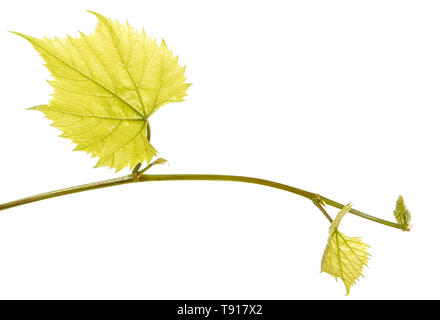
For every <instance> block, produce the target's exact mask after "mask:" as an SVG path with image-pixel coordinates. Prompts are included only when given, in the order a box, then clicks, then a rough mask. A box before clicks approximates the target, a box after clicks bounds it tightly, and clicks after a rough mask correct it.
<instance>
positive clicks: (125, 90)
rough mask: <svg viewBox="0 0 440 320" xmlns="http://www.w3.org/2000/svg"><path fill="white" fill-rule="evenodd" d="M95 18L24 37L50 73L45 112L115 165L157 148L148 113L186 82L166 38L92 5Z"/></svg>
mask: <svg viewBox="0 0 440 320" xmlns="http://www.w3.org/2000/svg"><path fill="white" fill-rule="evenodd" d="M92 13H93V14H94V15H95V16H96V17H97V18H98V26H97V28H96V30H95V32H94V33H92V34H91V35H85V34H83V33H81V34H80V36H79V37H78V38H72V37H69V36H68V37H67V38H64V39H58V38H54V39H48V38H44V39H37V38H34V37H31V36H28V35H24V34H21V33H16V34H18V35H20V36H21V37H23V38H25V39H27V40H28V41H29V42H30V43H31V44H32V45H33V46H34V48H35V49H36V50H37V51H38V52H39V53H40V54H41V56H42V57H43V59H44V60H45V62H46V66H47V68H48V69H49V70H50V72H51V74H52V76H53V78H54V80H53V81H50V84H51V85H52V86H53V88H54V90H55V92H54V94H53V95H52V99H51V100H50V102H49V104H47V105H41V106H37V107H34V108H32V109H35V110H39V111H41V112H43V113H44V114H45V115H46V117H47V118H49V119H50V120H52V121H53V126H55V127H57V128H58V129H60V130H61V131H62V132H63V133H62V135H61V136H62V137H65V138H68V139H70V140H72V141H73V142H74V143H75V144H76V145H77V146H76V148H75V150H83V151H86V152H88V153H91V154H92V156H94V157H98V158H99V160H98V162H97V164H96V166H97V167H101V166H108V167H111V168H115V169H116V170H117V171H118V170H121V169H122V168H124V167H125V166H130V168H133V167H134V166H135V165H136V164H137V163H139V162H143V161H147V162H149V161H150V160H151V159H152V158H153V157H154V156H155V155H156V153H157V152H156V150H155V148H154V147H153V146H152V145H151V144H150V143H149V141H148V140H147V138H146V127H147V123H148V118H149V117H150V116H151V115H152V114H153V113H154V112H155V111H156V110H157V109H158V108H160V107H161V106H163V105H165V104H167V103H170V102H178V101H183V98H184V97H185V95H186V91H187V88H188V87H189V84H188V83H186V82H185V81H186V78H185V75H184V73H185V68H184V67H180V66H179V64H178V58H177V57H174V56H173V54H172V52H171V51H170V50H169V49H168V47H167V45H166V44H165V42H163V41H162V44H161V45H158V44H157V43H156V42H155V41H153V40H152V39H151V38H149V37H148V36H147V35H146V34H145V32H144V31H142V32H138V31H137V30H135V29H134V28H132V27H131V26H130V25H129V24H128V23H127V24H121V23H119V22H118V21H113V20H110V19H108V18H105V17H103V16H102V15H100V14H97V13H94V12H92Z"/></svg>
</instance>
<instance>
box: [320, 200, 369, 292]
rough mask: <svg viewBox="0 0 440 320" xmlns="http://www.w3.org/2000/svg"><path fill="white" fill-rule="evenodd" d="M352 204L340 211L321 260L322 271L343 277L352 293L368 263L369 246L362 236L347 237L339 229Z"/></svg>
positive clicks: (346, 286)
mask: <svg viewBox="0 0 440 320" xmlns="http://www.w3.org/2000/svg"><path fill="white" fill-rule="evenodd" d="M350 209H351V204H348V205H346V206H345V207H344V208H342V210H341V211H340V212H339V213H338V215H337V216H336V218H335V220H334V221H333V223H332V224H331V226H330V230H329V233H330V237H329V238H328V242H327V246H326V248H325V250H324V255H323V256H322V261H321V272H322V271H324V272H327V273H329V274H330V275H332V276H334V277H335V278H336V280H337V279H338V278H341V279H342V281H343V282H344V285H345V288H346V290H347V295H348V294H349V293H350V288H351V286H352V285H353V284H354V283H355V282H356V280H358V279H359V276H362V269H363V267H364V266H366V265H367V262H368V259H369V256H370V255H369V253H368V252H367V248H369V246H368V245H367V244H365V243H363V242H362V241H361V239H360V238H352V237H347V236H345V235H344V234H342V232H340V231H339V230H338V227H339V224H340V222H341V220H342V218H343V217H344V215H345V214H346V213H347V212H348V211H350Z"/></svg>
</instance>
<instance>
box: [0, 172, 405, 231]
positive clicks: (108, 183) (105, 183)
mask: <svg viewBox="0 0 440 320" xmlns="http://www.w3.org/2000/svg"><path fill="white" fill-rule="evenodd" d="M188 180H193V181H194V180H198V181H235V182H244V183H252V184H258V185H263V186H267V187H271V188H276V189H280V190H284V191H287V192H290V193H294V194H296V195H299V196H302V197H304V198H307V199H309V200H311V201H312V202H313V203H315V205H316V204H317V203H318V204H319V206H318V208H319V207H320V204H327V205H329V206H332V207H335V208H338V209H342V208H343V207H344V205H343V204H341V203H339V202H336V201H333V200H331V199H328V198H326V197H323V196H320V195H319V194H317V193H313V192H309V191H305V190H302V189H299V188H295V187H292V186H289V185H286V184H282V183H278V182H274V181H270V180H265V179H259V178H251V177H244V176H233V175H219V174H141V175H134V174H130V175H127V176H123V177H119V178H114V179H108V180H102V181H97V182H93V183H88V184H83V185H79V186H75V187H70V188H65V189H60V190H55V191H50V192H46V193H41V194H37V195H34V196H31V197H27V198H23V199H19V200H15V201H11V202H7V203H4V204H0V211H2V210H6V209H10V208H13V207H17V206H21V205H24V204H28V203H32V202H36V201H41V200H45V199H50V198H55V197H59V196H63V195H67V194H72V193H78V192H83V191H88V190H94V189H101V188H108V187H113V186H118V185H123V184H129V183H140V182H147V181H188ZM321 211H322V210H321ZM349 212H350V213H352V214H354V215H356V216H359V217H361V218H364V219H367V220H370V221H374V222H377V223H380V224H383V225H386V226H389V227H393V228H396V229H400V230H403V231H408V229H407V227H406V226H404V225H401V224H397V223H394V222H391V221H387V220H383V219H380V218H377V217H374V216H371V215H369V214H366V213H363V212H361V211H358V210H355V209H351V210H350V211H349ZM327 219H329V221H330V222H331V218H330V217H329V216H328V215H327Z"/></svg>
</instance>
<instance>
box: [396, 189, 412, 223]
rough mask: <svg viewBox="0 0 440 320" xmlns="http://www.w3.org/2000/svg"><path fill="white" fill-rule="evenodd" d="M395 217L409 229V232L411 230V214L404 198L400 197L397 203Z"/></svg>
mask: <svg viewBox="0 0 440 320" xmlns="http://www.w3.org/2000/svg"><path fill="white" fill-rule="evenodd" d="M394 217H395V218H396V221H397V222H398V223H400V224H402V225H404V226H406V227H407V230H409V229H410V228H411V213H410V212H409V210H408V209H407V207H406V205H405V201H403V197H402V196H399V198H398V199H397V202H396V209H395V210H394Z"/></svg>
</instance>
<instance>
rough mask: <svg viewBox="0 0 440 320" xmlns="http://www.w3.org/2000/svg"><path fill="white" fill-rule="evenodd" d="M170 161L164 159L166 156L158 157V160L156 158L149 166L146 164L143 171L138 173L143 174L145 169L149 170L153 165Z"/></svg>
mask: <svg viewBox="0 0 440 320" xmlns="http://www.w3.org/2000/svg"><path fill="white" fill-rule="evenodd" d="M165 163H168V160H166V159H164V158H157V159H156V160H154V161H153V162H151V163H150V164H149V165H148V166H146V167H145V168H144V169H142V170H141V171H139V172H138V174H142V173H144V172H145V171H147V170H148V169H150V168H151V167H152V166H155V165H159V164H165Z"/></svg>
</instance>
